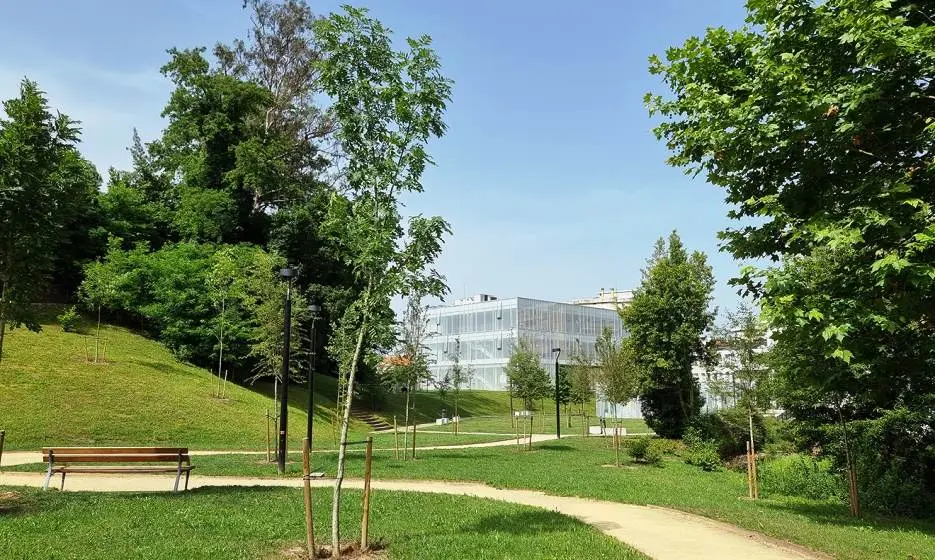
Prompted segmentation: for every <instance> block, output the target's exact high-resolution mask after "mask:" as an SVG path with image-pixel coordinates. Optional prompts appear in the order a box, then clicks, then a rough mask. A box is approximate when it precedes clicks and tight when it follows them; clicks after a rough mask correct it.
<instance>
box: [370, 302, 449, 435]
mask: <svg viewBox="0 0 935 560" xmlns="http://www.w3.org/2000/svg"><path fill="white" fill-rule="evenodd" d="M426 309H427V308H426V307H424V306H423V305H422V298H421V297H420V296H418V295H413V296H410V297H409V299H408V301H407V302H406V310H405V311H404V313H403V320H402V322H401V323H400V324H399V339H398V341H397V352H396V356H395V358H396V359H395V360H392V361H391V362H390V365H389V367H387V368H385V369H384V370H383V379H384V381H385V382H386V381H388V382H390V383H391V384H392V385H393V386H394V388H397V389H398V388H399V387H403V390H404V391H405V392H406V415H405V420H404V422H405V426H406V432H405V436H404V443H403V449H407V443H408V441H409V412H410V411H412V412H413V413H415V398H414V395H415V391H416V390H417V389H418V388H419V386H420V385H421V384H423V383H425V382H428V381H432V372H431V371H429V356H428V348H427V347H426V346H425V339H426V338H427V337H428V335H429V332H428V325H429V324H428V319H427V318H426V316H425V312H426ZM436 384H437V381H436Z"/></svg>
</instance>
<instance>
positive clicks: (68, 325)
mask: <svg viewBox="0 0 935 560" xmlns="http://www.w3.org/2000/svg"><path fill="white" fill-rule="evenodd" d="M80 322H81V316H80V315H78V310H77V309H75V306H74V305H72V306H71V307H69V308H68V309H66V310H65V312H64V313H62V314H61V315H59V316H58V324H59V325H61V326H62V330H63V331H65V332H78V324H79V323H80Z"/></svg>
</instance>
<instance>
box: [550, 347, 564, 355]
mask: <svg viewBox="0 0 935 560" xmlns="http://www.w3.org/2000/svg"><path fill="white" fill-rule="evenodd" d="M561 351H562V349H561V348H553V349H552V353H553V354H554V353H555V352H561Z"/></svg>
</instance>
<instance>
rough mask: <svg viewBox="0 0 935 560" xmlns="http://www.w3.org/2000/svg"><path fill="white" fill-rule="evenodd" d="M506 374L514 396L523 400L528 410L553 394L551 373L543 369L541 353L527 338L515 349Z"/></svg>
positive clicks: (520, 340)
mask: <svg viewBox="0 0 935 560" xmlns="http://www.w3.org/2000/svg"><path fill="white" fill-rule="evenodd" d="M504 372H505V373H506V376H507V379H509V381H510V386H511V387H512V394H513V396H515V397H517V398H519V399H522V401H523V406H525V408H526V410H532V409H533V407H534V405H535V403H536V401H538V400H541V399H544V398H546V397H548V396H549V395H550V394H551V393H552V382H551V381H550V380H549V373H548V372H547V371H546V370H545V368H544V367H542V360H541V359H540V358H539V353H538V352H536V349H535V348H534V347H533V345H532V343H531V342H530V341H529V340H528V339H527V338H525V337H520V339H519V342H518V343H517V344H516V345H515V346H514V347H513V352H512V354H510V360H509V361H508V362H507V364H506V367H505V368H504Z"/></svg>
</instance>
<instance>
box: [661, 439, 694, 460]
mask: <svg viewBox="0 0 935 560" xmlns="http://www.w3.org/2000/svg"><path fill="white" fill-rule="evenodd" d="M653 445H654V446H655V447H656V448H657V449H658V450H659V452H660V453H662V454H663V455H674V456H676V457H678V456H681V455H682V454H684V453H685V451H686V450H687V446H686V445H685V443H684V442H682V440H678V439H665V438H656V439H654V440H653Z"/></svg>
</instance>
